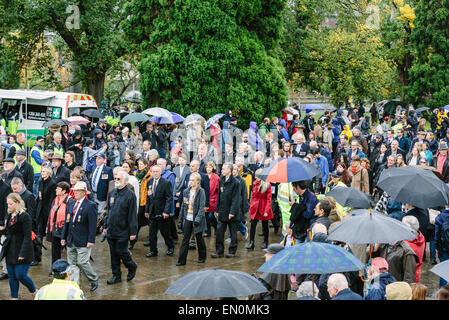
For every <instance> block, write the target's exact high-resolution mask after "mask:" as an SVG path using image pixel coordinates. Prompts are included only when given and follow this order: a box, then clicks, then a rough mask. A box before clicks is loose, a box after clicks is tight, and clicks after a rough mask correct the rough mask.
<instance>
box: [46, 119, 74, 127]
mask: <svg viewBox="0 0 449 320" xmlns="http://www.w3.org/2000/svg"><path fill="white" fill-rule="evenodd" d="M52 124H57V125H60V126H68V125H70V122H69V121H67V120H66V119H51V120H48V121H45V122H44V123H43V124H42V127H43V128H44V127H45V128H47V127H50V126H51V125H52Z"/></svg>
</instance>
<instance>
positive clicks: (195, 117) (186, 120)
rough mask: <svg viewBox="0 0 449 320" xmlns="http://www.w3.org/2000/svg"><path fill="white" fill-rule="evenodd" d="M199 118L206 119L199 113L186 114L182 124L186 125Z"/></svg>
mask: <svg viewBox="0 0 449 320" xmlns="http://www.w3.org/2000/svg"><path fill="white" fill-rule="evenodd" d="M199 119H203V120H204V121H205V120H206V119H204V118H203V117H202V116H201V115H199V114H197V113H194V114H191V115H189V116H187V118H186V119H185V120H184V124H185V125H186V126H187V125H189V124H191V123H194V122H196V121H198V120H199Z"/></svg>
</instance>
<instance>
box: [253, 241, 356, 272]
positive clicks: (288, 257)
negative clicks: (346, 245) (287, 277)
mask: <svg viewBox="0 0 449 320" xmlns="http://www.w3.org/2000/svg"><path fill="white" fill-rule="evenodd" d="M363 267H364V264H363V263H362V262H361V261H360V260H359V259H357V258H356V257H355V256H354V255H353V254H352V253H350V252H349V251H346V250H345V249H343V248H341V247H340V246H337V245H333V244H330V243H325V242H313V241H309V242H304V243H300V244H297V245H295V246H292V247H289V248H286V249H284V250H281V251H280V252H278V253H277V254H275V255H274V256H273V257H272V258H271V259H270V260H268V261H267V262H265V263H264V264H263V265H262V266H261V267H260V268H259V269H258V270H257V271H258V272H271V273H280V274H325V273H335V272H345V271H358V270H361V269H363Z"/></svg>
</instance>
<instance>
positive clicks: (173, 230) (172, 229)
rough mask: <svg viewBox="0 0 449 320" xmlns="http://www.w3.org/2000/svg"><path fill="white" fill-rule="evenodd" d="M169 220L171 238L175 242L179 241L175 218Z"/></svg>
mask: <svg viewBox="0 0 449 320" xmlns="http://www.w3.org/2000/svg"><path fill="white" fill-rule="evenodd" d="M168 219H169V224H170V236H171V238H172V239H173V240H178V229H177V228H176V222H175V217H172V216H170V217H169V218H168Z"/></svg>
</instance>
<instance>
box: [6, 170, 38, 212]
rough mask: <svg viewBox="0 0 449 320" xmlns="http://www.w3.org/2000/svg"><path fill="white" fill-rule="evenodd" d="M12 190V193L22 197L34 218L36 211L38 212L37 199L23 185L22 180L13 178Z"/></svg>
mask: <svg viewBox="0 0 449 320" xmlns="http://www.w3.org/2000/svg"><path fill="white" fill-rule="evenodd" d="M11 189H12V192H16V193H18V194H19V195H20V197H21V198H22V200H23V202H25V207H26V209H27V212H28V213H29V215H30V216H31V217H34V210H36V198H35V197H34V194H33V192H32V191H29V190H28V189H27V188H26V187H25V186H24V184H23V181H22V179H20V178H17V177H15V178H13V179H12V180H11Z"/></svg>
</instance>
